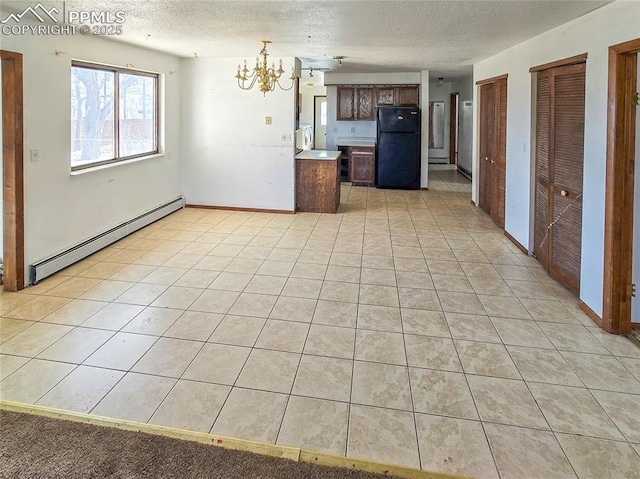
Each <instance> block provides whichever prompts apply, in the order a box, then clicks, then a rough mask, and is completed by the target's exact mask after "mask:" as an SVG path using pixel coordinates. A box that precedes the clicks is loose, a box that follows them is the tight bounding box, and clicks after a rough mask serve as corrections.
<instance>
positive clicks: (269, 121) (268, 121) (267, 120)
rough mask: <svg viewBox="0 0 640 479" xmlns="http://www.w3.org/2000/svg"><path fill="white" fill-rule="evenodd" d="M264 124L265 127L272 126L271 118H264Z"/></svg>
mask: <svg viewBox="0 0 640 479" xmlns="http://www.w3.org/2000/svg"><path fill="white" fill-rule="evenodd" d="M264 124H265V125H270V124H271V117H270V116H265V117H264Z"/></svg>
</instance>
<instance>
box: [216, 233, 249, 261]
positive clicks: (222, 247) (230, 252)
mask: <svg viewBox="0 0 640 479" xmlns="http://www.w3.org/2000/svg"><path fill="white" fill-rule="evenodd" d="M227 238H228V236H227ZM227 238H225V239H223V240H222V241H225V240H226V239H227ZM242 246H243V245H233V244H222V242H221V244H219V245H217V246H215V247H214V248H213V249H212V250H211V252H210V253H209V254H210V255H211V256H224V257H229V258H235V257H236V256H238V253H240V251H242Z"/></svg>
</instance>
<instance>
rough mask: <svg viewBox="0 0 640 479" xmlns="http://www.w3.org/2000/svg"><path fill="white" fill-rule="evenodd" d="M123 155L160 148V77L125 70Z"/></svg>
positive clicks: (122, 88) (121, 136)
mask: <svg viewBox="0 0 640 479" xmlns="http://www.w3.org/2000/svg"><path fill="white" fill-rule="evenodd" d="M119 79H120V123H119V127H120V138H119V140H120V156H121V157H126V156H132V155H139V154H142V153H149V152H153V151H155V150H156V128H155V124H156V118H155V116H156V106H155V105H156V100H155V99H156V79H155V78H151V77H147V76H139V75H129V74H125V73H121V74H120V75H119Z"/></svg>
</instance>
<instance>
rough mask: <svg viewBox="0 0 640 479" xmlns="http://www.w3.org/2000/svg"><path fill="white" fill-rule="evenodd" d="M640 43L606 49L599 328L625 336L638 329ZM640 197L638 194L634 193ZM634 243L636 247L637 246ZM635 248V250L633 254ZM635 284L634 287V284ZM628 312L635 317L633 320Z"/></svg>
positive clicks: (639, 324) (629, 42)
mask: <svg viewBox="0 0 640 479" xmlns="http://www.w3.org/2000/svg"><path fill="white" fill-rule="evenodd" d="M639 52H640V38H636V39H635V40H631V41H628V42H625V43H620V44H618V45H614V46H611V47H609V92H608V101H607V105H608V108H607V110H608V111H607V175H606V188H605V226H604V278H603V280H604V288H603V289H604V290H603V307H602V324H601V326H602V328H603V329H605V330H606V331H608V332H610V333H614V334H628V333H629V332H631V329H632V328H640V322H638V321H639V319H638V314H639V313H638V311H637V310H638V306H639V303H638V302H637V300H636V299H635V297H634V295H635V296H637V293H635V288H634V282H635V281H634V278H635V279H636V280H637V279H638V278H639V277H640V275H639V274H638V273H639V272H638V268H637V267H636V268H635V271H634V265H636V266H637V263H640V262H638V261H637V257H638V253H639V252H638V251H635V252H634V241H633V240H634V229H636V228H638V225H637V224H635V225H634V217H635V218H638V217H639V215H638V212H637V211H634V204H635V205H638V200H637V199H636V198H635V194H634V193H635V191H634V189H635V188H636V186H637V183H638V178H637V175H638V169H637V168H638V167H637V164H638V162H639V160H638V150H639V149H640V145H638V139H637V134H636V133H638V132H637V130H638V114H637V109H638V103H639V98H638V91H639V90H640V87H639V86H638V77H639V76H640V74H639V73H638V53H639ZM638 193H639V194H640V190H638ZM636 243H637V241H636ZM637 249H638V248H636V250H637ZM636 284H637V283H636ZM632 310H633V313H634V315H635V318H634V320H632Z"/></svg>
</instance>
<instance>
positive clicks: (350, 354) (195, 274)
mask: <svg viewBox="0 0 640 479" xmlns="http://www.w3.org/2000/svg"><path fill="white" fill-rule="evenodd" d="M342 188H343V189H342V204H341V206H340V209H339V211H338V214H336V215H320V214H307V213H303V214H297V215H277V214H266V213H250V212H235V211H221V210H203V209H185V210H182V211H179V212H177V213H174V214H172V215H171V216H169V217H166V218H164V219H162V220H160V221H158V222H157V223H155V224H153V225H151V226H149V227H147V228H145V229H143V230H140V231H138V232H136V233H135V234H133V235H131V236H129V237H127V238H125V239H123V240H121V241H119V242H118V243H116V244H114V245H112V246H110V247H108V248H106V249H104V250H102V251H100V252H99V253H97V254H95V255H93V256H92V257H90V258H88V259H86V260H83V261H81V262H79V263H77V264H75V265H74V266H72V267H70V268H67V269H66V270H65V271H62V272H61V273H59V274H57V275H55V276H54V277H51V278H49V279H47V280H45V281H43V282H42V283H41V284H39V285H37V286H34V287H31V288H28V289H26V290H24V292H21V293H2V294H1V295H0V314H1V315H2V317H1V318H0V343H1V344H0V353H1V355H0V379H1V380H2V382H0V399H3V400H9V401H18V402H23V403H29V404H39V405H43V406H50V407H55V408H61V409H67V410H72V411H78V412H84V413H91V414H95V415H99V416H107V417H114V418H121V419H129V420H133V421H140V422H150V423H154V424H161V425H166V426H171V427H176V428H185V429H191V430H198V431H203V432H209V431H211V432H213V433H215V434H220V435H225V436H231V437H238V438H244V439H250V440H254V441H261V442H268V443H277V444H282V445H288V446H296V447H303V448H306V449H313V450H318V451H324V452H329V453H334V454H339V455H347V456H350V457H357V458H365V459H370V460H374V461H378V462H386V463H395V464H402V465H406V466H410V467H415V468H422V469H425V470H433V471H441V472H451V473H456V474H460V475H464V476H470V477H475V478H498V477H501V478H503V479H508V478H519V479H522V478H527V477H529V478H540V477H544V478H565V477H579V478H580V479H586V478H601V477H640V418H639V416H638V414H637V412H638V411H639V410H640V347H638V345H637V344H635V343H634V342H632V341H631V340H629V339H627V338H625V337H618V336H610V335H608V334H606V333H604V332H603V331H602V330H601V329H599V328H598V327H597V326H596V325H595V324H594V323H593V322H592V321H591V320H590V319H589V318H588V317H587V316H586V315H585V314H584V313H583V312H582V311H581V310H580V309H579V308H578V307H577V304H576V303H577V298H576V297H575V296H573V295H572V294H571V293H569V292H568V291H567V290H565V288H564V287H562V286H561V285H559V284H558V283H557V282H556V281H554V280H553V279H551V278H550V277H549V276H548V275H547V274H546V272H545V271H544V270H543V269H542V268H540V267H539V264H538V263H537V261H536V260H534V259H533V258H531V257H527V256H525V255H523V254H522V253H521V252H520V251H519V250H518V249H517V248H516V247H515V246H514V245H513V244H512V243H511V242H510V241H509V240H508V239H507V238H506V237H505V236H504V234H503V232H502V230H500V229H499V228H497V227H496V226H495V225H494V224H493V222H492V221H491V219H490V218H489V217H488V216H487V215H485V214H484V212H482V211H481V210H480V209H479V208H476V207H475V206H473V205H472V204H471V202H470V192H471V182H470V181H468V180H466V179H465V178H463V177H462V176H461V175H459V174H458V173H457V172H455V171H452V170H432V171H430V189H429V190H428V191H395V190H378V189H373V188H365V187H351V186H346V185H343V187H342Z"/></svg>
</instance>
